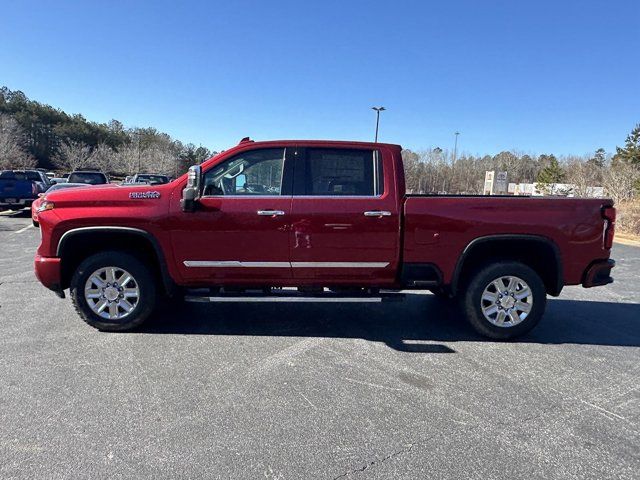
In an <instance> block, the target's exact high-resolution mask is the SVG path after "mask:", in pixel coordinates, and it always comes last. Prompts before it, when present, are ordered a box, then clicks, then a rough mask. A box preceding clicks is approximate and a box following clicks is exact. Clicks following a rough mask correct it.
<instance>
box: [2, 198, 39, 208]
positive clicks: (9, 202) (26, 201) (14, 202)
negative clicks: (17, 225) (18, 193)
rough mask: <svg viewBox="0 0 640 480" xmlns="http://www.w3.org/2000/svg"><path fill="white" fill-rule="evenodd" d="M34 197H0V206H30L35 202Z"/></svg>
mask: <svg viewBox="0 0 640 480" xmlns="http://www.w3.org/2000/svg"><path fill="white" fill-rule="evenodd" d="M33 201H34V199H33V198H0V207H12V208H15V207H19V208H26V207H30V206H31V204H32V203H33Z"/></svg>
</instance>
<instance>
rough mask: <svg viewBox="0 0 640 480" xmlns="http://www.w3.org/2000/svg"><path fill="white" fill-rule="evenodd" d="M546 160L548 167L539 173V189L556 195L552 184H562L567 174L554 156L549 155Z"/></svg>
mask: <svg viewBox="0 0 640 480" xmlns="http://www.w3.org/2000/svg"><path fill="white" fill-rule="evenodd" d="M545 157H546V156H545ZM545 160H546V161H548V165H547V166H546V167H544V168H543V169H542V170H540V173H538V188H539V189H540V190H542V192H543V193H545V194H547V195H548V194H550V193H555V192H554V189H553V187H552V184H554V183H562V182H563V181H564V177H565V173H564V170H563V169H562V167H561V166H560V164H559V163H558V160H557V159H556V157H555V156H554V155H549V156H548V157H546V158H545Z"/></svg>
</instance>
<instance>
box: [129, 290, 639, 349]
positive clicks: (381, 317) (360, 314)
mask: <svg viewBox="0 0 640 480" xmlns="http://www.w3.org/2000/svg"><path fill="white" fill-rule="evenodd" d="M133 333H138V334H140V333H147V334H177V335H234V336H289V337H327V338H360V339H365V340H370V341H374V342H382V343H384V344H386V345H388V346H389V347H391V348H393V349H395V350H398V351H402V352H415V353H454V352H455V350H453V349H452V348H451V347H452V345H449V346H447V345H443V344H442V343H438V342H447V343H450V342H451V343H455V342H459V341H474V342H488V341H490V340H487V339H485V338H484V337H481V336H479V335H477V334H476V333H475V332H474V331H473V330H472V329H471V328H470V327H469V326H468V325H467V323H466V322H465V321H464V320H463V319H462V317H461V315H460V313H459V312H458V310H457V309H456V308H455V307H454V306H452V305H450V304H449V303H448V302H445V301H442V300H440V299H438V298H436V297H434V296H432V295H418V294H407V295H406V298H405V300H404V301H403V302H401V303H382V304H367V303H364V304H336V303H262V304H255V303H253V304H242V303H237V304H232V303H218V304H182V305H178V306H172V307H169V308H167V309H163V311H162V312H161V313H159V314H157V315H156V316H155V317H154V318H152V319H150V320H149V321H148V322H147V323H146V324H145V325H144V326H143V327H142V328H141V329H139V330H137V331H135V332H133ZM516 341H517V342H527V343H540V344H564V343H571V344H583V345H610V346H625V347H638V346H640V304H632V303H609V302H584V301H576V300H559V299H549V302H548V306H547V313H546V315H545V317H544V318H543V319H542V321H541V322H540V324H539V325H538V326H537V327H536V328H535V329H534V330H533V331H532V332H530V333H529V334H527V335H525V336H523V337H521V338H519V339H517V340H516ZM453 346H454V345H453Z"/></svg>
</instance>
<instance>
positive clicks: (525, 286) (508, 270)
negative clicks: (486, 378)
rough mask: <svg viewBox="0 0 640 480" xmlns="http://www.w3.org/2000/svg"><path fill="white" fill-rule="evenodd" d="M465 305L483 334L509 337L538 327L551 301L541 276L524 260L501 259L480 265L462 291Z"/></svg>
mask: <svg viewBox="0 0 640 480" xmlns="http://www.w3.org/2000/svg"><path fill="white" fill-rule="evenodd" d="M461 300H462V309H463V311H464V314H465V316H466V317H467V320H468V321H469V323H470V324H471V326H472V327H473V328H474V329H475V330H476V331H477V332H478V333H480V334H481V335H484V336H486V337H489V338H493V339H496V340H507V339H509V338H514V337H517V336H520V335H523V334H525V333H526V332H528V331H529V330H531V329H532V328H533V327H535V326H536V325H537V324H538V322H539V321H540V319H541V318H542V315H543V314H544V310H545V307H546V302H547V292H546V289H545V286H544V283H543V282H542V279H541V278H540V276H539V275H538V274H537V273H536V272H535V271H534V270H533V269H531V268H530V267H528V266H527V265H524V264H522V263H520V262H498V263H495V264H492V265H487V266H485V267H482V268H480V269H479V270H477V271H476V273H475V274H474V275H473V276H472V277H471V279H470V281H469V282H468V284H467V287H466V290H465V291H464V292H463V295H462V299H461Z"/></svg>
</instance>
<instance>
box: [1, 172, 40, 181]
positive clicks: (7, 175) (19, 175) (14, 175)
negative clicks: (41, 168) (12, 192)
mask: <svg viewBox="0 0 640 480" xmlns="http://www.w3.org/2000/svg"><path fill="white" fill-rule="evenodd" d="M0 178H4V179H6V180H28V181H31V182H40V181H42V179H41V178H40V175H38V172H14V171H13V170H5V171H3V172H0Z"/></svg>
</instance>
